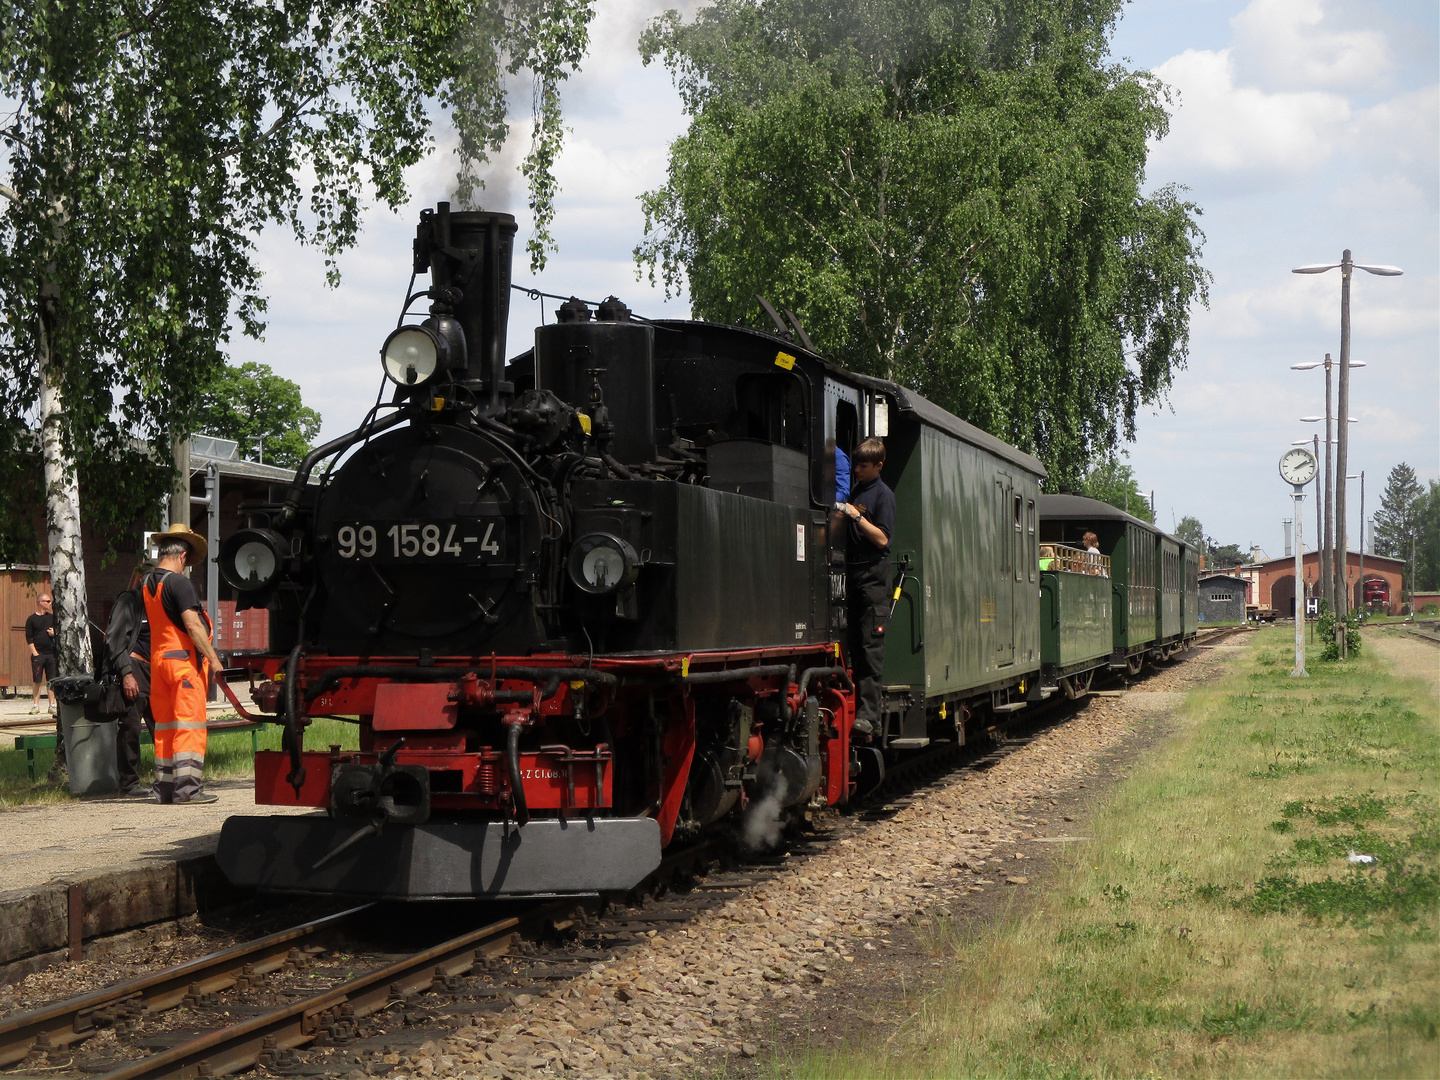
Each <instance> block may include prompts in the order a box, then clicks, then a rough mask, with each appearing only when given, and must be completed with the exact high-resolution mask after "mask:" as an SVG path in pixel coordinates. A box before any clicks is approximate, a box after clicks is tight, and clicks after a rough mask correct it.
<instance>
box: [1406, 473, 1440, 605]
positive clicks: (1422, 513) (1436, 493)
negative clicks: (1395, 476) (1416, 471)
mask: <svg viewBox="0 0 1440 1080" xmlns="http://www.w3.org/2000/svg"><path fill="white" fill-rule="evenodd" d="M1416 589H1421V590H1425V591H1427V592H1428V591H1430V590H1433V589H1440V481H1436V480H1431V481H1430V488H1429V490H1428V491H1426V492H1425V494H1423V495H1421V496H1420V497H1419V499H1417V500H1416V508H1415V581H1414V583H1413V586H1412V588H1411V591H1412V592H1414V591H1415V590H1416ZM1432 606H1433V605H1432Z"/></svg>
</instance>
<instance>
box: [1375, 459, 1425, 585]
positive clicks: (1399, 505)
mask: <svg viewBox="0 0 1440 1080" xmlns="http://www.w3.org/2000/svg"><path fill="white" fill-rule="evenodd" d="M1375 553H1376V554H1377V555H1385V556H1388V557H1389V558H1392V559H1401V560H1403V561H1404V562H1405V564H1406V569H1405V575H1404V577H1405V592H1406V593H1407V594H1408V593H1413V592H1415V591H1416V590H1419V591H1421V592H1430V591H1433V590H1435V589H1440V483H1437V482H1436V481H1434V480H1431V481H1430V486H1429V488H1428V489H1427V488H1425V487H1423V486H1421V484H1420V481H1419V480H1418V479H1417V478H1416V476H1415V470H1414V469H1412V468H1411V467H1410V466H1409V465H1407V464H1406V463H1405V462H1403V461H1402V462H1401V463H1400V464H1398V465H1396V466H1395V467H1394V468H1393V469H1391V470H1390V475H1389V476H1388V477H1386V480H1385V490H1384V491H1383V492H1382V493H1381V495H1380V509H1379V510H1377V511H1376V512H1375Z"/></svg>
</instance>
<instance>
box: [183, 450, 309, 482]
mask: <svg viewBox="0 0 1440 1080" xmlns="http://www.w3.org/2000/svg"><path fill="white" fill-rule="evenodd" d="M217 441H218V440H217ZM211 462H214V463H215V465H216V466H218V467H219V470H220V475H221V476H230V477H240V478H243V479H247V480H268V481H270V482H271V483H276V484H293V483H294V482H295V470H294V469H286V468H283V467H281V466H279V465H262V464H261V463H260V462H258V461H242V460H240V459H239V458H224V457H207V456H206V455H204V454H200V453H196V452H195V449H194V448H193V447H192V449H191V451H190V468H191V471H192V472H200V471H203V469H204V468H205V466H207V465H209V464H210V463H211ZM321 471H323V470H320V469H312V470H311V472H310V476H309V483H311V484H318V483H320V477H319V476H318V475H317V474H318V473H319V472H321Z"/></svg>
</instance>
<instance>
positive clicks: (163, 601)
mask: <svg viewBox="0 0 1440 1080" xmlns="http://www.w3.org/2000/svg"><path fill="white" fill-rule="evenodd" d="M162 581H163V582H164V583H165V590H164V592H162V593H161V594H160V606H161V607H162V608H163V609H164V610H165V614H166V615H168V616H169V617H170V621H171V622H173V623H174V624H175V625H176V626H178V627H180V629H182V630H183V629H185V619H184V615H185V612H187V611H203V610H204V609H203V608H202V607H201V606H200V598H199V597H198V596H196V595H195V586H194V585H192V584H191V583H190V579H189V578H187V577H186V576H185V575H184V574H177V573H175V571H173V570H153V571H151V573H150V574H149V575H148V576H147V577H146V578H145V592H146V593H147V594H148V595H149V596H154V595H155V589H156V586H157V584H158V583H160V582H162Z"/></svg>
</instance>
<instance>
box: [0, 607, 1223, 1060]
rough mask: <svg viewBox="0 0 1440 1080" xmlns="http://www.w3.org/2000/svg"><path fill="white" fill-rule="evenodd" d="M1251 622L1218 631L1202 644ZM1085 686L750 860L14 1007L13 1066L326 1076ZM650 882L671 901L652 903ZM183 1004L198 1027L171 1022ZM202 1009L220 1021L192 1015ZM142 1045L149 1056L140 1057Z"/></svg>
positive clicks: (814, 847) (900, 787) (904, 789)
mask: <svg viewBox="0 0 1440 1080" xmlns="http://www.w3.org/2000/svg"><path fill="white" fill-rule="evenodd" d="M1243 632H1244V630H1243V628H1233V629H1230V630H1220V631H1215V632H1214V633H1213V634H1212V635H1210V636H1208V637H1207V638H1206V639H1204V640H1203V641H1202V642H1201V644H1204V645H1213V644H1215V643H1216V642H1218V641H1221V640H1224V639H1225V638H1227V637H1229V636H1231V635H1232V634H1235V633H1243ZM1128 681H1133V677H1131V680H1128ZM1139 681H1143V677H1142V679H1141V680H1139ZM1084 700H1085V699H1084V697H1083V696H1082V697H1081V698H1078V699H1076V700H1074V701H1071V700H1069V699H1067V698H1065V697H1064V696H1063V695H1059V694H1055V695H1052V696H1051V698H1050V699H1049V700H1047V701H1046V702H1044V703H1042V706H1041V707H1039V708H1035V709H1032V710H1027V711H1026V713H1025V714H1019V715H1015V716H1014V717H1012V718H1011V719H1010V720H1009V722H1008V724H1007V733H1008V734H1007V735H1006V737H1004V738H1003V739H997V740H992V741H989V742H986V743H972V744H969V745H967V746H964V747H960V746H953V747H944V748H941V749H940V750H939V751H937V752H936V753H934V754H931V755H927V756H923V757H921V758H918V759H916V760H915V761H914V762H913V763H911V764H910V765H909V766H908V767H907V768H906V769H904V770H896V771H895V772H894V773H892V775H891V776H890V777H889V778H887V782H886V785H885V788H884V789H883V790H884V795H883V796H882V797H881V798H879V799H876V800H874V801H872V802H870V803H867V804H865V805H863V806H861V807H859V808H858V809H859V813H858V814H856V815H854V816H852V817H851V818H850V819H849V821H850V823H849V824H845V823H844V819H840V820H838V821H837V822H836V825H837V827H836V828H834V829H825V828H819V829H814V828H812V831H810V832H808V833H801V834H798V835H796V834H792V835H791V837H790V843H789V845H788V847H787V848H786V850H785V851H784V852H783V853H775V854H773V855H765V856H760V857H752V858H746V859H744V860H743V861H740V862H738V863H737V862H735V861H734V859H733V857H732V856H731V855H730V853H729V851H728V849H727V847H726V845H724V844H722V843H721V842H720V841H718V840H706V841H703V842H701V843H699V844H696V845H694V846H692V847H690V848H687V849H685V850H683V851H681V852H678V853H676V854H673V855H671V856H669V857H667V858H666V860H665V862H664V863H663V864H662V866H661V868H660V869H659V870H657V872H656V874H655V875H654V876H652V878H651V879H650V880H649V882H647V883H646V885H645V886H643V887H642V889H641V890H637V892H636V893H632V894H631V896H630V898H629V900H630V902H629V903H623V904H605V903H603V902H601V901H599V900H595V899H591V900H581V901H577V900H574V899H570V900H564V901H557V902H549V903H544V904H537V905H534V906H532V907H530V908H528V909H526V910H522V911H519V912H517V913H515V914H512V915H509V916H507V917H504V918H500V919H494V920H492V921H489V922H487V923H485V924H484V925H482V926H480V927H478V928H474V929H467V930H465V931H464V932H463V933H460V934H458V935H456V936H454V937H451V938H449V939H447V940H444V941H441V942H439V943H437V944H429V945H426V946H425V947H423V948H420V949H418V950H415V951H413V952H411V953H408V954H405V955H403V956H400V957H399V958H393V959H389V962H383V963H377V964H375V965H374V966H373V967H371V968H369V969H368V970H364V971H359V972H340V973H339V974H340V975H341V976H343V977H337V978H335V980H334V981H333V982H332V983H330V985H327V986H325V987H323V988H320V989H318V990H316V991H315V992H313V993H305V992H303V991H297V990H295V989H294V988H282V989H281V990H280V991H279V993H280V995H281V996H288V997H289V998H290V1000H287V1001H285V1002H283V1003H281V1004H279V1005H273V1006H271V1005H265V1004H257V1003H256V1002H254V1001H248V1000H247V997H254V996H255V992H256V991H260V990H262V989H263V988H264V987H265V986H266V983H267V979H268V977H269V976H270V975H273V974H282V975H283V974H285V973H292V974H299V973H304V972H307V971H310V970H311V969H313V968H315V967H317V966H318V965H319V964H320V963H322V961H324V959H325V954H326V953H327V952H333V945H334V943H335V942H336V941H337V940H343V938H344V936H345V935H346V933H347V932H348V931H350V930H352V929H354V927H355V925H356V924H357V922H359V921H360V920H361V919H362V918H363V917H364V916H366V915H367V913H374V912H375V909H377V908H378V907H379V905H374V904H366V905H361V906H359V907H355V908H351V909H348V910H346V911H342V912H338V913H336V914H334V915H331V916H327V917H326V918H322V919H316V920H312V921H310V922H306V923H303V924H300V925H298V926H295V927H291V928H289V929H287V930H282V931H280V932H278V933H274V934H269V935H266V936H265V937H262V938H259V939H256V940H255V941H251V942H247V943H244V944H241V945H237V946H234V947H232V948H230V949H226V950H223V951H221V952H218V953H214V954H212V955H210V956H205V957H201V958H199V959H196V960H193V961H190V962H188V963H185V964H181V965H178V966H176V967H173V968H167V969H165V970H162V971H157V972H154V973H152V974H150V975H147V976H144V977H142V978H139V979H135V980H131V981H128V982H124V983H119V984H116V985H114V986H111V987H107V988H105V989H102V990H97V991H94V992H92V993H89V994H86V995H82V996H80V997H76V998H72V999H70V1000H68V1001H63V1002H58V1003H56V1004H54V1005H51V1006H47V1007H45V1008H43V1009H39V1010H35V1011H33V1012H30V1013H26V1014H22V1015H19V1016H15V1017H12V1018H9V1019H7V1020H3V1021H0V1068H5V1067H7V1066H8V1067H10V1068H13V1067H14V1066H15V1065H16V1064H17V1063H20V1062H22V1061H24V1060H25V1059H26V1058H27V1057H29V1056H30V1055H33V1054H35V1053H36V1052H37V1051H39V1052H44V1053H45V1054H46V1056H47V1065H46V1066H44V1069H45V1072H46V1073H47V1074H49V1075H67V1074H78V1075H85V1076H90V1077H95V1076H99V1077H101V1078H102V1080H148V1078H159V1077H187V1078H188V1077H203V1076H223V1075H229V1074H233V1073H236V1072H241V1071H244V1070H246V1069H249V1068H252V1067H255V1066H257V1065H259V1066H263V1067H264V1068H265V1069H266V1070H267V1071H269V1072H273V1073H281V1074H288V1075H322V1074H327V1073H329V1072H330V1071H331V1069H330V1067H329V1066H328V1065H319V1064H315V1063H310V1062H307V1061H305V1060H302V1058H301V1056H300V1052H301V1051H302V1050H304V1049H306V1048H310V1049H319V1050H321V1051H322V1052H326V1050H327V1048H328V1049H329V1050H331V1051H337V1052H347V1053H350V1054H356V1055H364V1054H370V1055H372V1057H373V1056H375V1055H378V1054H380V1053H382V1052H384V1053H389V1052H393V1051H394V1050H396V1049H401V1048H406V1047H415V1046H419V1045H420V1044H421V1043H423V1042H424V1041H427V1040H428V1039H430V1038H433V1037H436V1035H437V1034H439V1032H438V1031H437V1028H442V1029H443V1028H448V1027H450V1026H451V1025H452V1021H453V1020H454V1018H456V1017H464V1016H470V1015H474V1014H475V1013H479V1012H485V1011H498V1010H500V1009H503V1008H505V1007H507V1006H508V1005H509V1004H510V1003H511V1001H513V1000H514V999H515V998H516V997H517V996H518V995H520V994H523V993H526V992H531V991H533V992H544V990H545V989H548V988H549V987H551V986H554V985H555V984H556V983H557V982H558V981H563V980H568V979H573V978H575V977H577V976H578V975H581V974H584V973H585V972H586V971H587V970H588V969H589V965H591V964H593V963H595V962H604V961H608V960H612V959H614V958H615V956H616V954H617V951H618V950H621V949H624V948H628V947H633V946H635V945H639V944H641V943H643V941H644V940H645V939H646V937H647V935H649V934H650V933H651V932H652V931H655V930H656V929H657V928H659V927H660V926H663V925H666V924H675V923H683V922H684V921H687V920H689V919H691V918H693V917H694V916H695V915H697V914H699V913H700V912H702V911H705V910H708V909H710V908H713V907H717V906H719V905H720V904H723V903H724V902H726V901H727V900H729V899H732V898H734V897H736V896H739V895H741V894H742V893H743V891H744V890H745V889H747V888H750V887H753V886H755V885H758V884H760V883H761V882H763V881H765V880H768V878H769V877H771V876H773V872H774V871H775V870H776V869H777V868H778V867H779V866H780V865H781V864H782V863H786V864H789V865H794V863H795V861H796V860H803V859H804V858H806V857H808V856H810V855H814V854H818V853H820V852H823V851H825V850H827V849H828V848H829V847H830V846H831V845H833V844H834V843H836V842H838V841H839V840H840V839H842V837H843V835H844V834H845V833H847V832H848V833H851V834H853V831H854V829H856V828H862V829H863V828H868V827H871V826H873V825H875V824H878V823H881V822H883V821H884V820H885V818H887V817H889V816H890V815H891V814H892V813H894V812H895V811H896V810H898V809H900V808H901V807H903V806H905V805H909V804H911V803H913V802H914V801H915V800H916V799H917V798H921V797H923V788H924V787H925V785H927V784H928V783H930V782H931V781H932V780H933V779H934V778H936V777H938V776H942V775H944V774H946V773H947V772H949V771H951V770H952V769H954V768H955V767H956V766H957V765H958V766H963V767H969V768H988V767H990V766H992V765H994V764H995V763H997V762H998V761H1000V760H1001V759H1003V758H1004V757H1005V756H1007V755H1009V754H1012V753H1014V752H1016V751H1017V750H1018V749H1020V748H1021V747H1023V746H1025V745H1026V744H1028V743H1029V742H1030V741H1032V740H1033V739H1034V738H1035V737H1036V736H1037V735H1038V734H1039V733H1040V732H1041V731H1042V730H1043V729H1044V728H1046V727H1049V726H1052V725H1054V724H1056V723H1061V722H1063V721H1065V720H1066V719H1068V718H1069V716H1070V715H1073V713H1074V712H1076V711H1078V709H1079V708H1080V707H1081V705H1082V703H1083V702H1084ZM1022 717H1023V719H1022ZM717 862H719V863H720V864H721V865H720V868H719V869H718V871H717V870H716V869H715V865H716V863H717ZM648 894H653V895H654V896H655V897H657V899H654V900H649V901H648V902H647V895H648ZM317 974H318V973H317ZM334 974H335V972H332V975H334ZM260 996H261V997H264V996H266V995H264V994H261V995H260ZM268 996H270V997H274V996H276V995H275V994H274V993H271V994H270V995H268ZM182 1008H183V1009H185V1010H187V1011H186V1014H185V1025H184V1026H177V1025H175V1024H173V1023H172V1024H169V1025H166V1024H164V1023H162V1022H160V1021H162V1019H163V1016H164V1014H166V1013H168V1012H171V1011H172V1010H176V1009H182ZM196 1023H199V1024H201V1025H208V1026H206V1027H205V1028H204V1030H188V1029H187V1028H188V1027H193V1026H194V1025H195V1024H196ZM107 1028H109V1029H111V1030H113V1031H114V1032H115V1036H116V1037H115V1039H114V1041H113V1043H112V1044H111V1045H109V1046H107V1047H106V1050H105V1052H103V1053H96V1054H93V1055H92V1056H90V1057H89V1058H82V1057H80V1056H79V1055H78V1054H77V1053H75V1049H76V1048H80V1047H82V1046H83V1044H84V1043H85V1042H86V1041H87V1040H90V1039H92V1038H95V1037H96V1036H97V1035H99V1034H100V1033H101V1032H102V1031H104V1030H105V1029H107ZM137 1051H138V1052H139V1053H141V1054H143V1055H144V1056H134V1055H136V1053H137ZM147 1051H148V1052H147ZM126 1055H130V1056H126ZM356 1060H357V1061H358V1060H359V1059H358V1058H357V1059H356ZM383 1068H384V1065H383V1064H381V1065H380V1066H379V1069H380V1070H382V1071H383ZM27 1075H33V1074H27Z"/></svg>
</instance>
